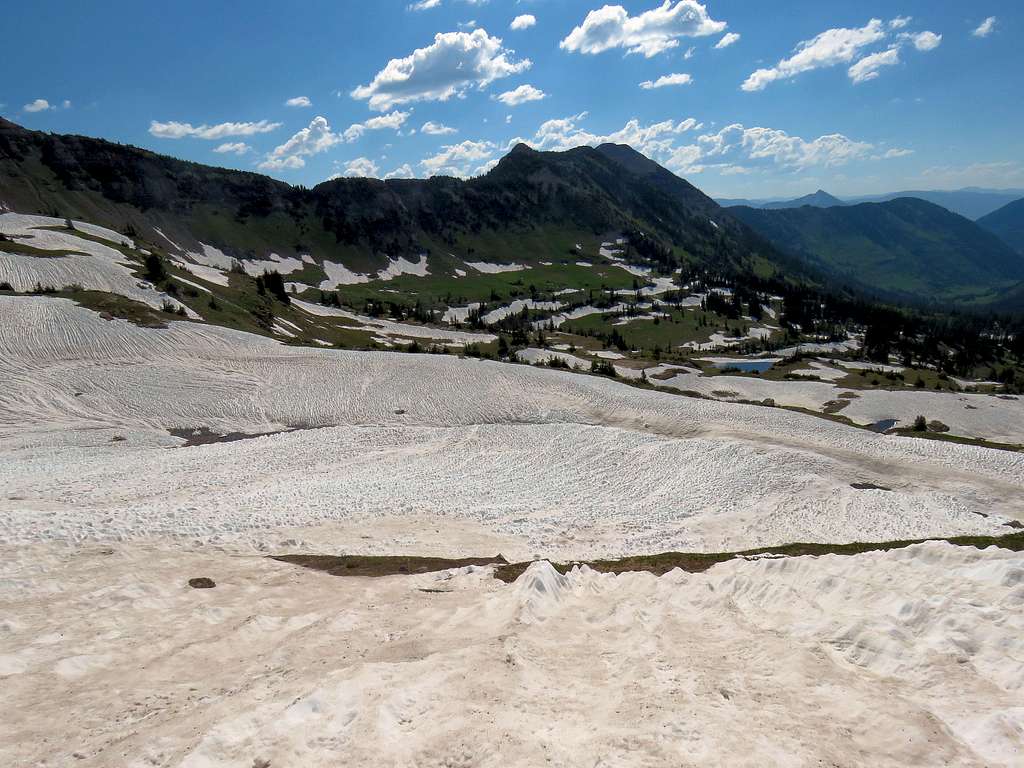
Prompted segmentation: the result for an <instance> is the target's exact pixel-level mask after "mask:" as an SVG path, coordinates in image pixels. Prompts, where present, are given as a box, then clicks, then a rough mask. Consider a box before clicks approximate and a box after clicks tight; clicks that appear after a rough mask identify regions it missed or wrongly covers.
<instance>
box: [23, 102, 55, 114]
mask: <svg viewBox="0 0 1024 768" xmlns="http://www.w3.org/2000/svg"><path fill="white" fill-rule="evenodd" d="M22 109H23V110H25V111H26V112H44V111H46V110H47V109H53V107H51V106H50V102H48V101H47V100H46V99H36V100H35V101H30V102H29V103H28V104H26V105H25V106H24V107H22Z"/></svg>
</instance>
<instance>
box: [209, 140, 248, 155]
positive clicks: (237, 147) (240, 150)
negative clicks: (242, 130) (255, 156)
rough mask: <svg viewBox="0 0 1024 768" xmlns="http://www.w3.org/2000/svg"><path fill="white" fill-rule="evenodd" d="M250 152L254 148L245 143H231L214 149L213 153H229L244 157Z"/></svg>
mask: <svg viewBox="0 0 1024 768" xmlns="http://www.w3.org/2000/svg"><path fill="white" fill-rule="evenodd" d="M250 150H252V147H250V146H249V145H248V144H246V143H245V142H244V141H229V142H225V143H224V144H220V145H218V146H216V147H214V150H213V151H214V152H218V153H220V154H222V155H224V154H228V153H231V154H233V155H244V154H246V153H247V152H249V151H250Z"/></svg>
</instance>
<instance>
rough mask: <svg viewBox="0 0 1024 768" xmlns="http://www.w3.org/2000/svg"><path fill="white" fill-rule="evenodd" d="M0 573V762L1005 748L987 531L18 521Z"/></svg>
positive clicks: (1023, 674)
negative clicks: (514, 552)
mask: <svg viewBox="0 0 1024 768" xmlns="http://www.w3.org/2000/svg"><path fill="white" fill-rule="evenodd" d="M370 530H371V531H372V529H370ZM434 539H435V546H439V542H440V541H442V539H443V535H440V534H435V535H434ZM196 575H204V576H209V577H212V578H213V579H214V580H215V581H216V584H217V586H216V588H214V589H208V590H193V589H189V588H188V587H187V586H186V584H185V582H186V581H187V579H188V578H190V577H192V576H196ZM0 578H2V579H4V583H5V584H6V585H8V586H7V587H6V588H5V590H4V592H3V593H2V594H0V607H2V608H3V612H4V613H3V615H4V623H3V629H4V631H3V632H0V676H2V683H3V686H4V702H5V704H6V705H7V706H6V708H5V716H4V717H3V718H0V759H2V760H3V762H4V764H5V765H44V764H45V765H82V766H87V767H88V768H96V767H98V766H112V765H126V766H147V765H149V766H152V765H159V766H181V767H182V768H210V767H211V766H225V767H227V766H232V767H237V766H244V767H245V768H249V766H253V765H271V766H278V765H280V766H309V767H310V768H318V767H320V766H323V767H324V768H326V767H327V766H338V765H353V766H355V765H394V766H497V765H501V766H515V767H516V768H520V767H521V768H528V767H532V766H538V765H559V766H587V767H588V768H589V766H595V765H596V766H601V765H614V766H626V767H627V768H630V767H636V768H641V767H647V766H666V765H671V766H676V765H679V766H704V765H728V766H749V767H750V768H754V767H755V766H765V765H772V766H775V765H778V766H782V765H786V766H788V765H844V766H845V765H871V766H883V767H885V768H897V767H900V768H902V766H908V765H955V766H977V767H978V768H981V766H1019V765H1020V762H1021V756H1022V754H1021V743H1022V740H1021V734H1022V730H1024V705H1022V698H1021V695H1022V684H1024V667H1022V663H1021V659H1022V658H1024V640H1022V638H1024V610H1022V608H1024V605H1022V602H1024V593H1022V585H1024V558H1022V557H1021V556H1020V555H1019V554H1015V553H1011V552H1007V551H1005V550H997V549H994V548H992V549H989V550H985V551H978V550H971V549H962V548H956V547H951V546H949V545H945V544H926V545H919V546H915V547H912V548H910V549H906V550H897V551H893V552H887V553H871V554H865V555H861V556H857V557H837V556H828V557H821V558H813V557H802V558H796V559H790V560H759V561H752V562H744V561H733V562H730V563H725V564H722V565H718V566H715V567H714V568H712V569H711V570H710V571H708V572H706V573H703V574H686V573H683V572H680V571H673V572H670V573H668V574H666V575H665V576H663V577H661V578H655V577H653V576H651V575H649V574H643V573H632V574H623V575H620V576H617V577H616V576H607V575H601V574H598V573H595V572H593V571H590V570H589V569H586V568H584V569H580V570H576V571H573V572H570V574H569V575H567V576H565V577H562V576H559V575H558V574H557V573H555V572H554V571H553V570H552V569H551V567H550V566H549V565H548V564H547V563H544V562H538V563H535V564H534V565H532V566H531V567H530V568H529V569H528V570H527V572H526V573H524V574H523V575H522V576H521V577H520V578H519V580H518V581H517V582H515V583H513V584H511V585H503V584H500V583H498V582H496V581H495V580H493V579H492V578H491V577H490V575H489V571H488V569H483V568H466V569H461V570H457V571H450V572H444V573H438V574H428V575H422V576H401V577H387V578H382V579H346V578H339V577H334V576H328V575H325V574H321V573H315V572H311V571H305V570H302V569H300V568H297V567H293V566H289V565H286V564H283V563H279V562H274V561H269V560H265V559H262V558H257V557H239V556H228V555H226V554H222V553H218V552H215V551H198V550H189V549H185V548H180V547H178V548H173V549H170V548H152V547H145V548H142V549H138V548H136V547H128V546H124V545H114V546H109V547H103V548H101V547H96V546H93V547H83V548H79V549H57V548H54V547H52V546H49V547H43V546H39V545H36V546H33V547H28V548H25V549H22V550H13V549H8V550H5V551H4V558H3V561H2V564H0ZM58 584H59V585H60V586H59V587H58V586H57V585H58ZM57 730H59V738H57V737H55V731H57Z"/></svg>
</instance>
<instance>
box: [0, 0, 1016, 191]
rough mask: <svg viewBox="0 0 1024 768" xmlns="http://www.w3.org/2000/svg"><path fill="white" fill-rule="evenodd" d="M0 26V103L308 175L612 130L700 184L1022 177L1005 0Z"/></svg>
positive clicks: (421, 166)
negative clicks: (0, 32) (0, 41)
mask: <svg viewBox="0 0 1024 768" xmlns="http://www.w3.org/2000/svg"><path fill="white" fill-rule="evenodd" d="M417 6H424V7H417ZM4 31H5V34H4V65H3V70H4V77H3V78H2V80H0V105H3V106H0V114H3V115H4V116H5V117H7V118H9V119H12V120H14V121H15V122H18V123H20V124H22V125H25V126H27V127H30V128H35V129H40V130H47V131H55V132H62V133H64V132H67V133H81V134H86V135H92V136H100V137H103V138H107V139H110V140H113V141H118V142H122V143H130V144H135V145H138V146H143V147H147V148H149V149H153V150H155V151H158V152H164V153H167V154H171V155H174V156H178V157H184V158H187V159H190V160H195V161H198V162H203V163H212V164H217V165H224V166H228V167H234V168H241V169H245V170H256V171H261V172H264V173H268V174H270V175H272V176H275V177H277V178H280V179H284V180H286V181H289V182H292V183H300V184H305V185H307V186H312V185H314V184H317V183H319V182H321V181H323V180H325V179H327V178H329V177H331V176H332V175H372V176H385V175H392V176H416V177H423V176H429V175H432V174H436V173H449V174H453V175H474V174H478V173H481V172H484V171H485V170H486V169H487V168H488V167H489V166H490V165H491V164H493V163H494V162H495V161H496V160H497V159H498V158H499V157H500V156H501V155H502V154H503V153H504V152H505V151H506V150H507V148H508V147H509V146H510V144H511V143H512V142H514V141H516V140H522V141H526V142H527V143H531V144H533V145H534V146H537V147H538V148H547V149H563V148H566V147H569V146H574V145H579V144H587V143H591V144H593V143H598V142H600V141H604V140H613V141H619V142H624V143H629V144H632V145H633V146H634V147H636V148H637V149H639V150H641V151H643V152H645V153H646V154H648V155H649V156H651V157H653V158H654V159H656V160H658V161H659V162H662V163H663V164H665V165H666V166H667V167H669V168H670V169H671V170H673V171H675V172H677V173H679V174H680V175H682V176H684V177H686V178H688V179H689V180H690V181H692V182H693V183H695V184H696V185H697V186H699V187H701V188H702V189H704V190H705V191H707V192H709V193H710V194H714V195H718V196H734V197H739V196H751V197H760V196H773V195H789V194H794V195H795V194H803V193H806V192H810V191H813V190H814V189H817V188H818V187H823V188H825V189H827V190H829V191H830V192H833V193H834V194H859V193H871V192H886V191H895V190H898V189H907V188H927V189H940V188H947V189H948V188H955V187H961V186H968V185H977V186H986V187H1024V131H1022V130H1021V126H1022V125H1024V97H1022V94H1024V53H1022V46H1021V44H1020V41H1019V40H1018V35H1021V34H1022V33H1024V9H1022V6H1021V4H1020V3H1019V2H1018V1H1017V0H980V1H979V2H976V3H960V2H951V1H942V2H935V1H934V0H932V1H929V2H924V1H918V0H905V1H903V0H897V2H892V1H891V0H887V1H886V2H875V1H873V0H867V1H865V2H859V3H850V2H828V1H827V0H813V1H812V0H788V1H786V2H782V1H780V2H776V3H751V2H749V1H747V0H742V1H741V0H708V2H706V3H704V4H700V3H697V2H695V1H694V0H681V1H680V0H671V2H658V0H639V1H633V0H621V4H613V5H609V6H604V5H603V4H602V3H601V2H596V1H593V0H518V1H517V0H475V1H474V0H406V2H392V1H391V0H379V1H378V2H373V3H366V2H355V1H354V0H349V1H345V0H332V1H330V2H328V1H326V0H325V1H323V2H319V1H317V0H306V2H303V3H301V4H299V3H284V2H279V3H270V2H260V1H258V0H248V2H244V3H242V2H237V3H227V2H223V3H209V2H199V1H195V2H193V1H192V0H181V1H180V2H177V3H173V4H172V3H140V2H125V1H123V0H106V1H105V2H101V3H83V2H78V1H74V2H71V1H68V2H55V1H52V0H34V2H32V3H19V4H15V5H13V6H12V7H11V8H8V9H6V10H5V12H4ZM289 102H290V103H289Z"/></svg>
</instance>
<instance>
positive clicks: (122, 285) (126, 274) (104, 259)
mask: <svg viewBox="0 0 1024 768" xmlns="http://www.w3.org/2000/svg"><path fill="white" fill-rule="evenodd" d="M74 225H75V227H76V229H77V230H79V231H81V232H83V233H86V234H91V235H94V236H96V237H102V238H104V239H108V240H111V241H113V242H115V243H125V244H126V245H127V247H129V248H131V247H134V244H133V243H132V241H131V240H130V239H129V238H127V237H125V236H124V235H119V234H118V233H117V232H113V231H111V230H108V229H104V228H103V227H97V226H95V225H90V224H85V223H83V222H74ZM44 227H61V229H59V230H57V229H44ZM63 227H64V219H55V218H52V217H50V216H29V215H25V214H20V213H4V214H0V233H3V234H4V235H7V236H9V237H12V238H14V239H15V240H16V242H17V243H19V244H21V245H28V246H31V247H33V248H38V249H39V250H43V251H54V255H53V256H36V255H29V254H23V253H5V252H4V250H3V243H0V283H10V284H11V286H12V287H13V288H14V290H16V291H20V292H27V291H31V290H32V289H33V288H34V287H35V286H36V285H40V286H42V287H44V288H55V289H57V290H61V289H63V288H65V287H67V286H71V285H79V286H81V287H82V288H84V289H86V290H91V291H103V292H105V293H114V294H117V295H118V296H124V297H126V298H129V299H132V300H134V301H138V302H141V303H143V304H145V305H147V306H149V307H152V308H153V309H161V308H162V307H163V305H164V304H165V303H168V304H170V305H171V306H173V307H174V308H175V309H177V308H179V307H185V305H184V304H182V303H181V302H180V301H178V300H177V299H173V298H171V297H170V296H168V295H167V294H166V293H163V292H161V291H158V290H156V289H155V288H154V287H153V286H152V285H150V284H149V283H147V282H146V281H144V280H142V279H141V278H139V277H136V276H135V275H133V274H132V271H131V269H130V268H129V265H132V266H135V265H134V264H132V262H131V261H129V260H128V259H127V258H126V257H125V256H124V254H122V253H121V252H120V251H118V250H116V249H115V248H111V247H110V246H107V245H103V244H102V243H97V242H96V241H94V240H87V239H85V238H83V237H78V236H77V235H76V234H75V233H74V231H71V230H67V229H64V228H63ZM65 254H66V255H65ZM185 311H186V313H187V315H188V316H189V317H191V318H192V319H198V318H199V315H197V314H196V313H195V312H193V311H192V310H191V309H189V308H188V307H185Z"/></svg>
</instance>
